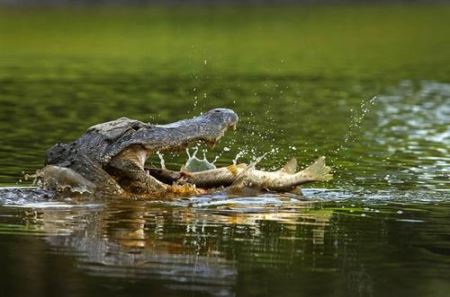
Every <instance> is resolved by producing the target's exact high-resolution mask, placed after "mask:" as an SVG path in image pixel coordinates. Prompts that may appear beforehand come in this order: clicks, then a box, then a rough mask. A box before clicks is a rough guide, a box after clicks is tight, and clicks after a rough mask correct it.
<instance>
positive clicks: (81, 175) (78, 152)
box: [37, 108, 332, 197]
mask: <svg viewBox="0 0 450 297" xmlns="http://www.w3.org/2000/svg"><path fill="white" fill-rule="evenodd" d="M238 120H239V117H238V115H237V114H236V113H235V112H234V111H233V110H231V109H226V108H215V109H212V110H210V111H208V112H205V113H203V114H201V115H199V116H197V117H194V118H191V119H186V120H180V121H177V122H174V123H171V124H165V125H156V124H148V123H144V122H141V121H138V120H133V119H129V118H126V117H122V118H119V119H117V120H114V121H110V122H106V123H101V124H97V125H95V126H92V127H90V128H89V129H88V130H87V131H86V132H85V133H84V134H83V135H82V136H81V137H80V138H78V139H77V140H75V141H73V142H71V143H68V144H64V143H58V144H56V145H54V146H53V147H52V148H50V149H49V150H48V151H47V154H46V159H45V167H44V168H43V169H41V170H39V171H38V173H37V176H38V177H39V179H40V180H41V181H42V184H43V186H44V188H46V189H50V190H56V191H64V190H66V189H70V190H72V191H73V190H75V191H77V190H78V191H80V192H89V193H100V194H102V195H105V194H106V195H114V196H117V195H133V196H136V195H137V196H140V195H144V196H146V197H169V196H173V195H174V196H178V195H186V194H189V195H191V194H204V193H208V192H210V191H214V190H215V189H223V188H224V187H226V188H227V189H229V190H230V191H238V190H239V189H243V188H255V189H260V190H267V191H291V190H293V189H295V188H297V187H298V186H299V185H301V184H304V183H308V182H314V181H327V180H329V179H331V178H332V175H331V173H330V170H331V169H330V167H328V166H326V165H325V159H324V157H320V158H319V159H318V160H317V161H316V162H314V163H313V164H312V165H310V166H309V167H307V168H306V169H304V170H302V171H299V172H297V170H296V169H297V162H296V160H295V159H291V160H290V161H289V162H288V163H287V164H286V165H285V166H284V167H283V168H281V169H280V170H277V171H273V172H269V171H263V170H258V169H256V165H257V163H258V162H259V161H260V160H261V159H262V158H259V159H258V160H256V161H255V162H253V163H251V164H248V165H247V164H245V163H241V164H233V165H230V166H227V167H221V168H215V166H213V167H207V168H205V170H201V169H200V170H197V171H194V172H192V171H186V170H180V171H173V170H169V169H166V168H165V167H163V168H146V167H145V163H146V160H147V158H148V157H149V155H151V154H152V153H160V152H167V151H177V150H181V149H185V148H187V147H188V146H189V145H190V144H193V143H198V142H205V143H207V144H209V145H215V144H216V143H217V142H218V141H219V139H220V138H222V136H224V134H225V132H226V131H227V130H228V129H230V128H234V129H235V128H236V125H237V122H238Z"/></svg>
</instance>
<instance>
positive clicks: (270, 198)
mask: <svg viewBox="0 0 450 297" xmlns="http://www.w3.org/2000/svg"><path fill="white" fill-rule="evenodd" d="M449 28H450V7H448V6H411V7H406V6H386V7H384V6H380V7H375V6H373V7H365V6H360V7H345V6H339V7H333V6H330V7H284V8H249V7H247V8H245V7H239V8H218V7H215V8H200V7H197V8H96V9H71V10H59V9H51V10H49V9H47V10H44V9H27V10H25V9H23V10H19V9H18V10H12V9H8V10H7V9H0V106H1V108H0V135H1V137H0V184H1V185H2V186H8V187H11V186H13V187H15V186H17V185H20V186H22V185H29V183H26V182H20V179H21V177H22V175H23V172H29V173H31V172H34V170H36V169H38V168H40V167H41V166H42V162H43V156H44V153H45V150H46V149H47V148H49V147H50V146H52V145H53V144H54V143H56V142H67V141H71V140H73V139H75V138H77V137H78V136H79V135H80V134H82V133H83V132H84V131H85V130H86V128H87V127H89V126H91V125H93V124H96V123H99V122H102V121H107V120H111V119H114V118H117V117H120V116H127V117H130V118H137V119H140V120H142V121H151V122H156V123H167V122H171V121H175V120H178V119H183V118H186V117H190V116H194V115H196V114H199V113H200V112H202V111H206V110H208V109H209V108H213V107H219V106H220V107H229V108H232V109H234V110H235V111H236V112H237V113H238V114H239V115H240V118H241V121H240V124H239V126H238V129H237V131H236V132H229V133H227V135H226V136H225V138H224V139H223V140H222V141H221V143H220V144H219V145H218V146H217V147H216V148H215V149H214V150H209V151H208V152H207V154H208V156H209V157H210V159H211V158H213V157H215V156H216V155H220V158H219V160H218V165H228V164H230V163H231V161H232V160H233V158H234V157H235V156H236V154H237V153H239V152H242V153H243V156H242V160H243V161H250V160H251V159H252V158H254V157H255V156H259V155H261V154H263V153H265V152H270V154H269V155H268V157H267V158H266V159H265V160H264V161H263V162H262V164H261V166H262V167H264V168H266V169H276V168H279V167H280V166H281V165H282V164H283V163H284V162H285V161H287V160H288V159H289V158H290V157H292V156H296V157H297V158H298V160H299V163H301V164H305V165H306V164H307V163H309V162H312V161H313V160H314V159H315V158H317V157H318V156H321V155H325V156H327V163H329V165H331V166H332V167H333V168H334V169H335V179H334V180H333V181H332V182H329V183H326V184H313V185H311V186H308V187H306V188H305V190H304V194H305V197H304V198H301V199H300V198H299V197H296V196H292V195H272V194H265V195H261V196H258V197H240V198H233V199H231V198H230V197H227V196H226V195H222V194H218V195H213V196H207V197H192V198H190V199H179V200H175V201H169V202H152V201H115V200H114V199H111V200H112V201H107V202H105V201H84V202H75V201H71V200H67V201H52V200H50V201H47V200H45V199H40V198H39V199H38V197H37V196H36V195H34V194H33V193H32V192H30V191H29V192H26V191H24V194H23V195H19V196H17V195H15V196H14V195H12V196H11V195H10V193H8V191H3V192H0V255H1V257H0V266H1V267H2V269H1V272H0V279H1V281H0V295H1V296H26V295H28V296H53V295H54V296H87V295H90V296H126V295H138V296H144V295H145V296H148V295H155V296H160V295H161V296H162V295H164V296H433V297H435V296H447V295H448V292H449V289H450V282H449V281H448V279H449V277H448V275H449V273H448V272H449V271H450V262H449V255H450V233H449V230H450V228H449V227H450V226H449V223H450V203H449V202H450V199H449V192H450V191H449V190H450V182H449V168H450V157H449V148H450V130H449V127H450V29H449ZM225 148H226V149H225ZM165 158H166V163H167V165H168V167H170V168H173V169H177V168H179V167H180V166H181V164H182V163H183V162H184V161H185V160H186V156H185V154H184V153H179V154H174V155H166V156H165ZM150 162H151V163H153V164H154V165H157V164H158V163H159V161H158V158H157V157H152V158H151V159H150Z"/></svg>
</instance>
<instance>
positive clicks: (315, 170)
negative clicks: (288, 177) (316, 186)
mask: <svg viewBox="0 0 450 297" xmlns="http://www.w3.org/2000/svg"><path fill="white" fill-rule="evenodd" d="M299 174H300V175H302V176H303V177H306V178H308V179H309V180H311V181H329V180H331V179H333V174H332V173H331V167H329V166H327V165H326V164H325V157H323V156H322V157H320V158H318V159H317V160H316V161H314V163H312V164H311V165H309V166H308V167H306V168H305V169H303V170H302V171H300V172H299Z"/></svg>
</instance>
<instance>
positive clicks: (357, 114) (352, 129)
mask: <svg viewBox="0 0 450 297" xmlns="http://www.w3.org/2000/svg"><path fill="white" fill-rule="evenodd" d="M376 100H377V97H376V96H375V97H373V98H372V99H370V100H368V101H362V102H361V105H360V108H359V110H357V111H355V110H353V109H350V111H351V112H352V118H351V121H350V125H349V127H348V132H347V134H346V135H345V138H344V145H346V144H349V143H352V142H354V141H356V140H357V135H359V132H360V129H361V125H362V123H363V121H364V119H365V118H366V116H367V114H369V112H370V110H371V107H372V106H373V105H374V104H375V102H376ZM344 145H341V146H340V147H339V149H338V150H342V149H344V148H345V147H344Z"/></svg>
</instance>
